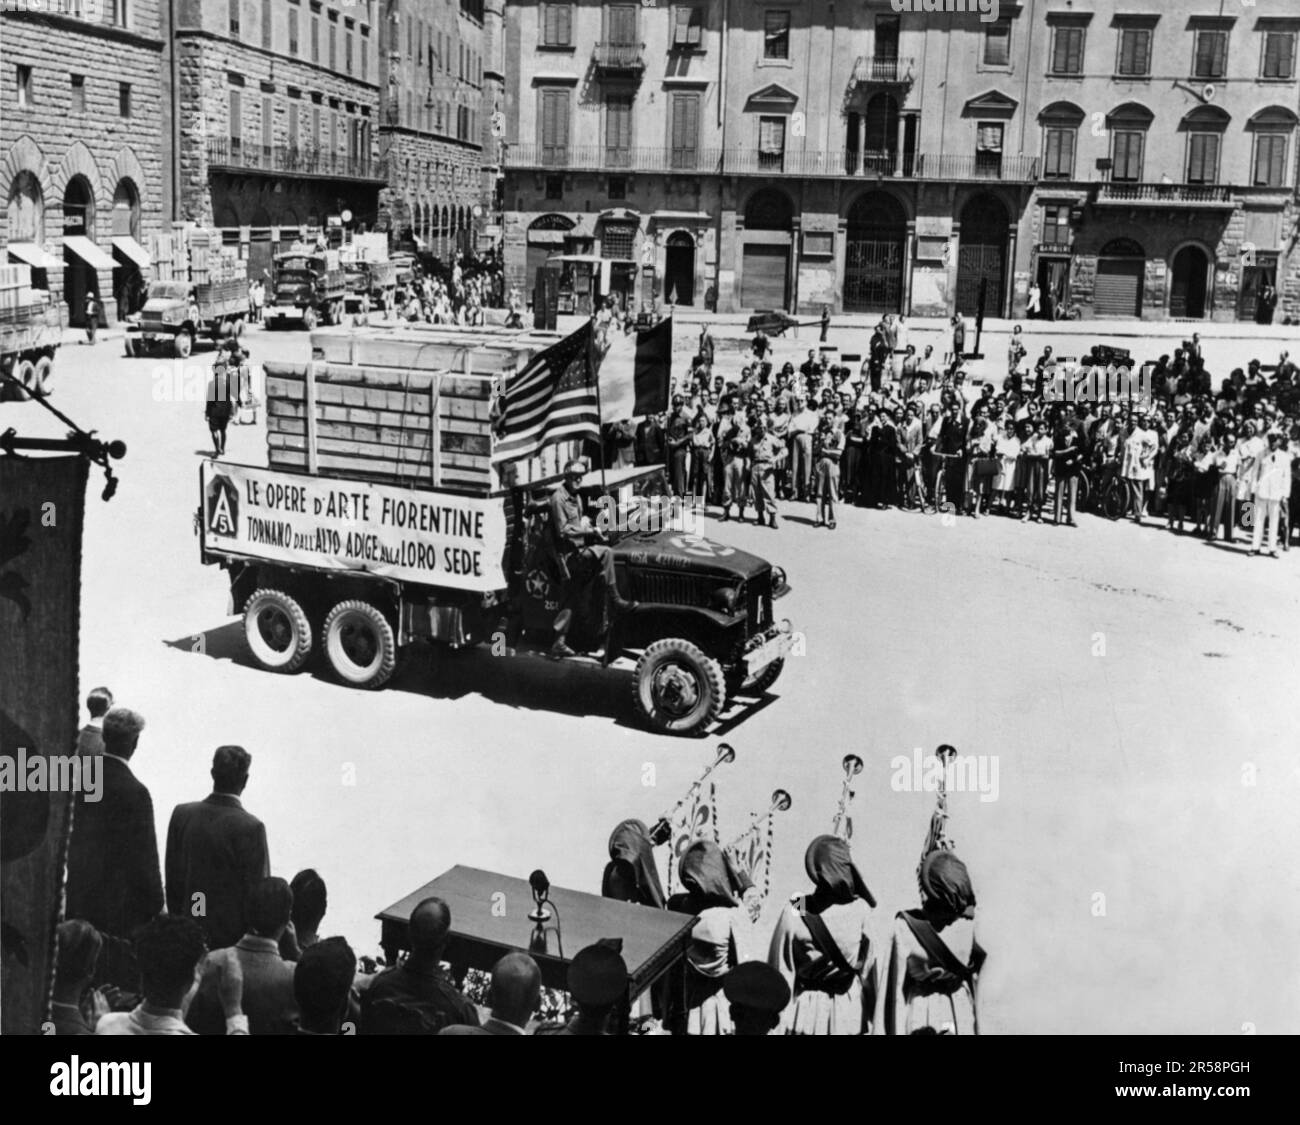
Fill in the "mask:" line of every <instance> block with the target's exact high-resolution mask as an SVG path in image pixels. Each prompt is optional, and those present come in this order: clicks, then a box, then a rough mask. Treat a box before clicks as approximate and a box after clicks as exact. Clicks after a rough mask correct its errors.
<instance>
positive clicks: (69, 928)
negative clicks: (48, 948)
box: [54, 918, 104, 990]
mask: <svg viewBox="0 0 1300 1125" xmlns="http://www.w3.org/2000/svg"><path fill="white" fill-rule="evenodd" d="M58 942H59V959H58V968H57V970H56V972H55V978H54V979H55V985H56V987H58V988H59V989H61V990H66V989H68V988H69V987H70V986H76V985H85V984H88V983H89V982H90V980H91V978H92V977H93V976H94V975H95V965H96V964H97V963H98V961H99V951H100V948H101V947H102V946H103V944H104V939H103V938H101V937H100V936H99V931H98V930H97V929H95V927H94V926H92V925H91V924H90V923H89V922H84V921H82V920H81V919H80V918H69V919H68V921H66V922H60V923H59V928H58Z"/></svg>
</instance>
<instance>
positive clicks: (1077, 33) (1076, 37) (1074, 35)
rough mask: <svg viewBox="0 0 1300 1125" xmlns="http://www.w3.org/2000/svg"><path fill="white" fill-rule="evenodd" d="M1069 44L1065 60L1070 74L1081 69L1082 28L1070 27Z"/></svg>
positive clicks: (1076, 72)
mask: <svg viewBox="0 0 1300 1125" xmlns="http://www.w3.org/2000/svg"><path fill="white" fill-rule="evenodd" d="M1069 44H1070V50H1069V56H1068V57H1067V58H1066V60H1065V63H1066V68H1067V69H1068V70H1069V72H1070V73H1071V74H1078V73H1079V72H1080V71H1081V70H1082V69H1083V28H1081V27H1072V28H1070V34H1069Z"/></svg>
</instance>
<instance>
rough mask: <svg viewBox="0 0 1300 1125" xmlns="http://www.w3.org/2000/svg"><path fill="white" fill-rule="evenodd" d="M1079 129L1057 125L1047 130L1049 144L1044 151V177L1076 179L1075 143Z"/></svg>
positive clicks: (1047, 178)
mask: <svg viewBox="0 0 1300 1125" xmlns="http://www.w3.org/2000/svg"><path fill="white" fill-rule="evenodd" d="M1077 134H1078V130H1077V129H1073V128H1069V127H1066V126H1055V127H1053V128H1050V129H1048V130H1047V144H1046V148H1045V150H1044V152H1043V179H1045V180H1072V179H1074V145H1075V138H1076V136H1077Z"/></svg>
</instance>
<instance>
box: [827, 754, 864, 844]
mask: <svg viewBox="0 0 1300 1125" xmlns="http://www.w3.org/2000/svg"><path fill="white" fill-rule="evenodd" d="M840 765H841V766H842V767H843V769H844V785H843V787H842V788H841V789H840V803H839V807H838V808H837V809H836V810H835V824H834V825H833V827H832V828H831V831H832V832H833V833H834V834H835V835H836V836H838V837H839V838H840V839H841V840H851V839H853V820H852V818H851V817H850V816H849V802H850V801H852V800H853V798H854V796H855V794H854V792H853V790H852V789H850V788H849V786H850V785H852V784H853V779H854V778H855V777H857V776H858V774H860V773H861V772H862V759H861V758H859V757H858V756H857V755H856V754H845V755H844V759H843V761H841V762H840Z"/></svg>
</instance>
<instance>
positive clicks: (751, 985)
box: [722, 961, 790, 1035]
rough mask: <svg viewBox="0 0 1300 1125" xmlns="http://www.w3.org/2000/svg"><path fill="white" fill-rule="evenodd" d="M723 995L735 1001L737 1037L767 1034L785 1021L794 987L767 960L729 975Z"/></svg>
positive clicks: (733, 1017)
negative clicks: (786, 1009)
mask: <svg viewBox="0 0 1300 1125" xmlns="http://www.w3.org/2000/svg"><path fill="white" fill-rule="evenodd" d="M722 990H723V994H724V995H725V996H726V998H727V999H728V1000H729V1001H730V1002H731V1020H732V1022H733V1023H734V1024H735V1025H736V1034H737V1035H766V1034H767V1033H768V1032H769V1031H772V1030H773V1029H775V1028H776V1026H777V1025H778V1024H779V1023H780V1022H781V1013H782V1012H783V1011H785V1007H786V1005H787V1004H789V1003H790V986H789V985H788V984H787V983H786V980H785V978H784V977H783V976H782V975H781V974H780V973H779V972H777V970H776V969H774V968H772V966H771V965H769V964H767V963H766V962H765V961H746V962H744V963H742V964H740V965H737V966H736V968H734V969H732V970H731V972H729V973H728V974H727V975H726V978H725V979H724V982H723V986H722Z"/></svg>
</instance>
